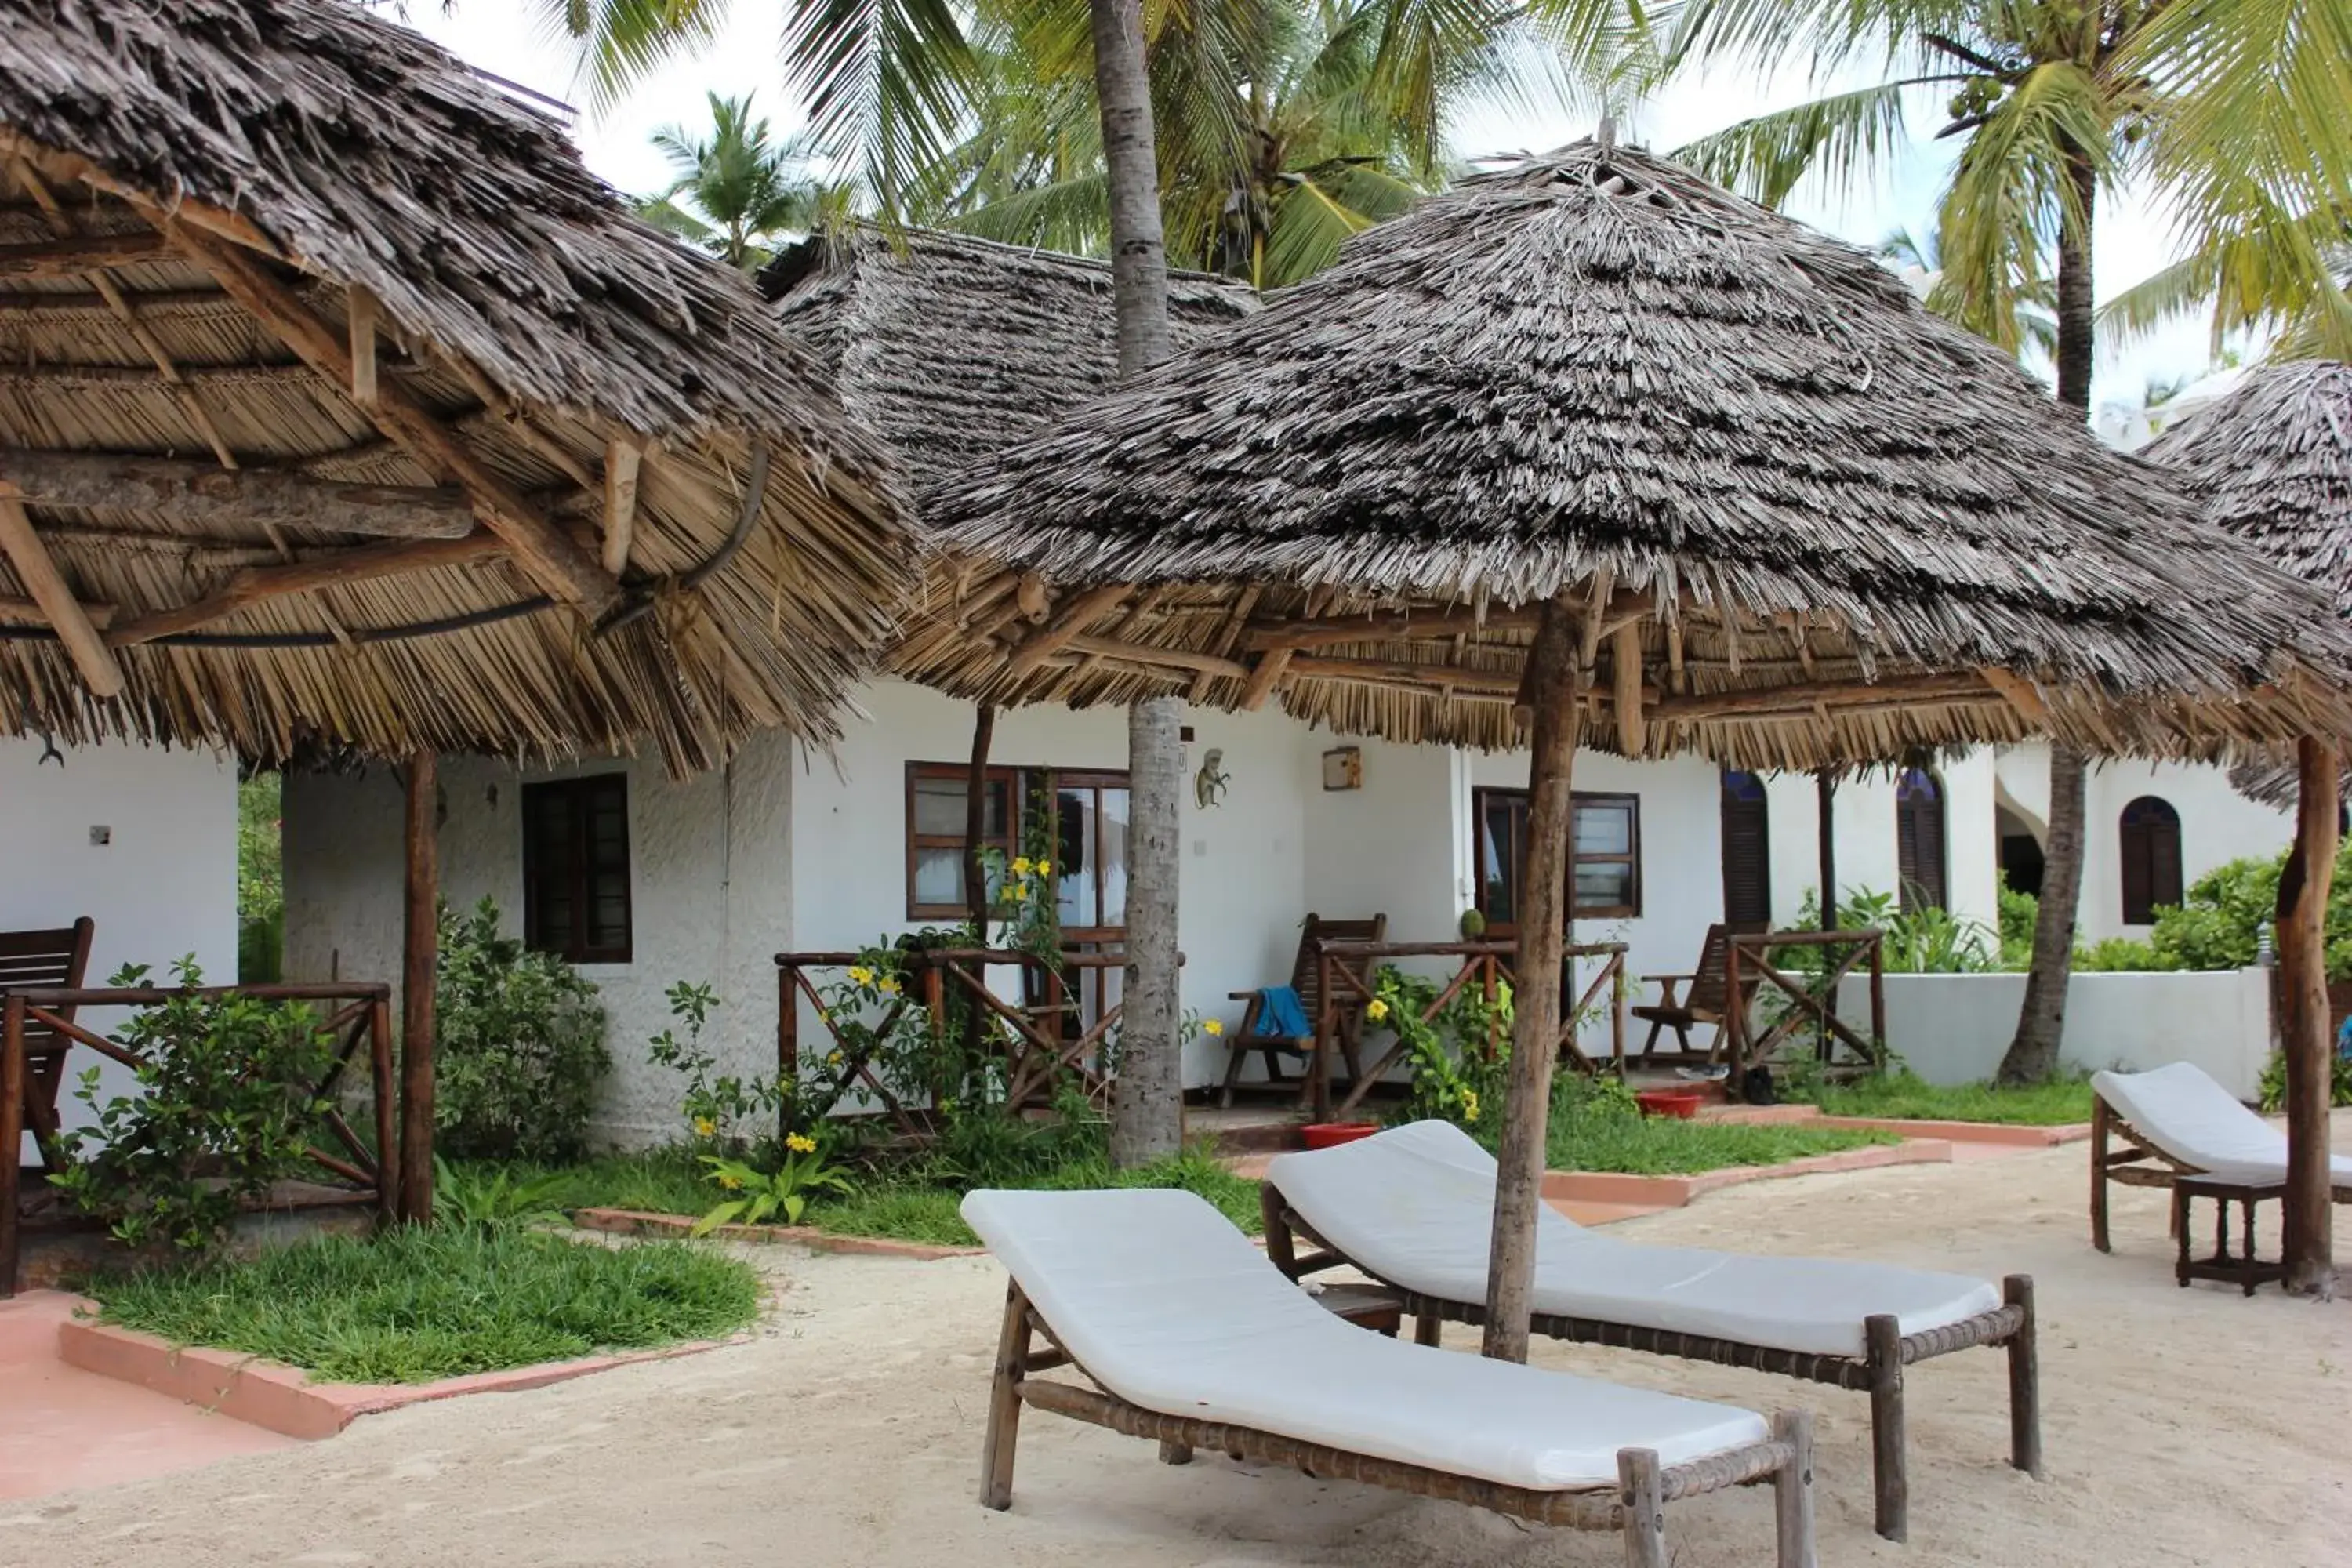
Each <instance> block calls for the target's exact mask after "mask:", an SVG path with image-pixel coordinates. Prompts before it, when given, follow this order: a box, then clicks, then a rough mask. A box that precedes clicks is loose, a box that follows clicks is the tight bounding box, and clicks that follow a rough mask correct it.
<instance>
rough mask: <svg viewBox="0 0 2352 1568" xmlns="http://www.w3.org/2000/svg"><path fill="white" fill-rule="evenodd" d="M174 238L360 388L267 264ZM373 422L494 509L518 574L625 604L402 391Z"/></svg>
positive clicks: (317, 359) (378, 406)
mask: <svg viewBox="0 0 2352 1568" xmlns="http://www.w3.org/2000/svg"><path fill="white" fill-rule="evenodd" d="M166 232H167V233H169V234H170V235H171V237H172V239H173V243H174V244H175V245H177V246H178V247H180V248H181V249H182V250H184V251H185V252H186V253H187V254H188V255H189V256H191V257H193V258H194V259H195V260H196V261H197V262H198V263H200V264H201V265H202V266H203V267H204V268H205V269H206V270H207V271H209V272H210V273H212V275H213V277H214V278H215V279H216V280H217V281H218V282H219V284H220V286H221V287H222V288H223V289H226V290H227V292H228V293H229V294H230V296H231V297H233V298H234V299H235V300H236V302H237V303H238V304H240V305H243V306H244V307H245V308H246V309H247V310H249V311H251V312H252V313H253V315H254V317H255V318H256V319H257V321H260V322H261V323H262V324H263V325H264V326H266V327H268V328H269V330H270V331H273V332H275V333H277V334H278V337H279V338H280V339H281V340H282V341H283V342H285V344H286V346H287V347H288V348H290V349H292V350H293V351H294V353H296V355H298V356H299V358H300V359H301V360H302V362H303V363H305V364H307V365H309V366H310V368H311V369H312V370H314V371H316V372H317V373H318V374H320V376H322V377H324V378H325V379H326V380H328V381H329V382H331V383H332V384H335V385H336V386H339V387H347V386H349V385H350V384H351V380H352V357H351V348H350V344H349V342H347V341H346V340H345V339H344V337H343V336H341V334H338V333H337V332H335V331H333V330H332V329H331V328H330V327H328V326H327V324H326V323H325V322H323V321H320V320H319V318H318V317H316V316H314V315H312V314H311V313H310V309H309V308H308V307H307V306H305V305H304V304H303V303H302V302H301V301H300V300H298V299H296V298H295V297H294V293H293V291H292V290H291V289H288V288H287V287H286V286H285V285H284V284H282V283H280V282H278V280H277V279H275V278H272V277H271V276H270V275H269V273H268V270H267V269H266V268H264V267H263V265H262V264H261V263H260V262H259V261H257V260H256V259H255V258H253V257H252V256H251V255H250V254H248V253H247V252H245V251H244V250H242V249H240V248H239V247H236V246H232V245H228V244H225V243H224V242H222V241H221V240H220V239H218V238H216V237H213V236H211V235H207V234H203V233H200V232H199V231H197V230H194V229H192V228H189V227H186V226H183V225H181V224H180V223H179V222H178V221H177V220H176V219H173V220H166ZM365 412H366V414H367V415H368V416H369V417H370V418H371V419H373V421H374V422H375V425H376V427H377V428H378V429H381V430H382V431H383V433H384V434H385V435H386V436H389V437H392V438H393V440H394V441H396V442H398V443H399V444H400V445H401V446H402V447H404V448H405V449H406V450H407V451H408V452H409V453H410V454H411V455H412V456H414V457H415V458H418V459H420V460H421V461H423V462H424V463H425V466H426V467H427V468H432V469H433V470H435V471H436V472H437V473H444V474H447V475H448V476H450V477H451V478H452V479H456V480H457V482H458V483H459V484H461V485H463V486H464V487H465V488H466V489H467V490H469V491H471V492H472V494H473V497H474V499H475V500H478V501H479V502H480V503H481V504H482V506H483V508H484V509H485V510H484V511H483V516H482V521H483V522H484V523H485V524H487V525H488V528H489V529H490V531H492V532H494V533H496V534H497V535H498V536H499V538H501V539H503V540H505V541H506V542H507V544H508V545H509V547H510V548H511V549H512V550H513V552H514V560H515V564H516V565H518V566H520V567H521V568H522V570H523V571H524V572H526V573H527V574H530V577H531V579H532V580H533V581H534V582H536V583H538V584H539V585H540V586H541V587H542V588H544V589H545V590H547V592H548V593H550V594H551V595H554V596H555V597H556V598H557V599H558V600H560V601H562V602H563V603H567V604H571V605H577V606H579V608H580V609H581V611H582V612H583V613H584V614H586V615H587V616H590V617H591V618H594V617H598V616H603V615H604V614H605V613H606V612H607V611H609V610H611V609H612V608H613V607H614V605H617V604H618V603H619V602H620V597H621V585H620V584H619V583H617V582H615V581H614V579H613V577H612V576H611V575H610V574H607V573H606V572H605V571H604V569H603V567H602V566H600V565H599V564H598V563H596V562H595V561H594V560H593V559H592V558H591V557H590V556H589V555H588V553H587V552H585V551H583V550H582V549H581V548H580V547H579V546H578V545H576V544H574V543H572V541H571V540H570V539H569V538H567V537H566V536H565V535H564V534H563V533H562V531H559V530H558V529H557V528H556V527H555V525H554V524H553V523H551V522H550V521H548V520H547V519H546V518H545V517H543V516H541V513H540V511H539V509H538V508H537V507H535V506H533V505H532V504H531V503H530V501H529V500H526V499H524V497H523V495H522V494H521V492H520V491H519V490H517V489H515V488H514V487H513V486H512V485H510V484H509V483H508V482H507V481H506V480H505V479H503V478H501V477H500V476H499V474H498V473H497V472H495V471H494V470H493V469H492V468H490V467H489V466H488V464H486V463H484V462H483V461H482V460H481V459H480V458H478V457H476V456H475V455H474V454H473V452H472V450H471V449H470V448H468V447H467V446H466V445H465V443H464V442H462V441H460V440H459V439H458V438H457V437H456V436H455V435H453V434H451V433H450V431H449V430H448V429H447V428H446V427H445V426H443V425H442V423H441V422H440V421H439V420H438V419H436V417H434V416H433V415H432V414H431V413H429V412H427V411H426V409H425V406H424V405H421V404H419V403H418V402H417V401H416V400H415V398H413V397H411V396H409V395H408V394H407V393H405V392H404V391H403V390H402V389H401V388H400V387H399V386H397V385H395V384H392V383H390V382H385V383H383V384H381V385H380V386H379V387H378V389H377V395H376V403H375V406H374V407H373V408H370V409H367V410H365Z"/></svg>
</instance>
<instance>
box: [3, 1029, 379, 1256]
mask: <svg viewBox="0 0 2352 1568" xmlns="http://www.w3.org/2000/svg"><path fill="white" fill-rule="evenodd" d="M190 995H194V996H230V995H236V996H249V997H252V998H254V999H255V1000H257V1001H262V1002H300V1003H307V1004H310V1005H312V1006H313V1007H314V1009H316V1010H317V1016H315V1017H314V1020H313V1022H312V1023H311V1024H310V1029H311V1031H312V1032H313V1033H315V1034H320V1035H326V1036H328V1037H331V1038H332V1039H333V1041H334V1054H333V1057H332V1058H331V1061H330V1063H329V1065H328V1068H327V1070H326V1072H325V1074H324V1076H323V1077H321V1078H320V1081H319V1083H318V1084H317V1085H316V1086H315V1087H314V1088H313V1089H312V1090H311V1092H310V1098H311V1099H313V1100H327V1101H329V1102H330V1108H329V1109H328V1110H327V1111H326V1112H325V1113H324V1114H323V1115H322V1116H321V1117H320V1125H321V1128H322V1130H323V1131H325V1132H326V1133H327V1134H328V1135H329V1137H330V1138H331V1141H332V1142H334V1143H335V1144H337V1145H338V1146H339V1147H340V1148H341V1152H340V1153H334V1152H329V1151H328V1150H326V1149H324V1148H320V1147H319V1146H318V1145H317V1144H312V1145H311V1146H310V1148H309V1149H307V1150H306V1151H305V1152H307V1153H308V1154H309V1156H310V1159H311V1161H312V1162H313V1163H316V1164H317V1165H318V1166H319V1168H320V1170H321V1171H324V1172H325V1173H328V1174H329V1175H330V1176H331V1177H334V1178H336V1179H337V1180H338V1181H340V1182H342V1183H345V1184H349V1186H350V1189H351V1192H352V1196H353V1197H355V1198H362V1199H373V1202H374V1204H375V1205H376V1210H377V1213H378V1214H379V1215H381V1216H382V1217H383V1218H385V1219H389V1218H391V1216H392V1199H393V1194H394V1192H395V1191H396V1190H397V1188H398V1180H397V1176H396V1173H395V1172H394V1165H395V1164H396V1163H397V1161H398V1158H399V1140H398V1138H397V1136H396V1134H395V1131H394V1123H393V1112H394V1104H395V1102H394V1092H393V1077H392V988H391V987H390V986H388V985H382V984H373V985H370V984H330V985H208V986H203V987H198V988H194V989H191V990H182V989H178V988H167V987H163V986H71V987H68V986H27V987H25V988H23V989H21V990H13V991H8V992H5V993H0V1297H5V1296H8V1295H12V1294H14V1293H15V1290H16V1269H17V1260H18V1253H19V1250H20V1248H21V1246H22V1235H21V1232H22V1215H21V1213H20V1207H19V1200H20V1197H21V1194H20V1191H19V1188H20V1184H21V1180H22V1175H23V1173H22V1170H21V1168H20V1167H21V1165H22V1163H23V1162H22V1155H21V1153H20V1150H21V1149H22V1147H23V1144H24V1135H25V1133H26V1131H31V1133H32V1134H33V1142H34V1144H35V1146H36V1147H37V1149H38V1150H39V1152H40V1157H41V1166H40V1168H41V1170H42V1171H43V1172H44V1173H50V1172H55V1171H57V1170H58V1168H59V1161H60V1160H61V1159H62V1158H63V1155H62V1152H61V1151H60V1150H59V1149H58V1131H59V1121H58V1103H57V1102H58V1091H59V1089H61V1088H62V1087H63V1085H64V1083H65V1081H66V1071H65V1063H66V1059H67V1058H68V1056H69V1055H70V1054H71V1050H72V1047H76V1046H79V1047H85V1048H87V1049H89V1050H92V1051H95V1052H97V1053H98V1054H99V1055H100V1056H102V1057H104V1058H107V1059H108V1060H110V1061H114V1062H119V1063H121V1065H122V1066H124V1067H127V1068H131V1069H132V1070H133V1071H136V1070H137V1069H138V1068H139V1067H140V1065H141V1060H142V1058H141V1057H140V1055H139V1053H138V1052H136V1051H134V1050H132V1049H131V1047H128V1046H125V1045H122V1044H121V1042H119V1041H116V1040H112V1039H109V1038H108V1037H105V1036H104V1035H101V1034H100V1033H98V1032H97V1031H96V1030H94V1029H90V1028H88V1027H85V1026H82V1025H81V1024H79V1023H77V1022H76V1021H75V1018H74V1015H75V1013H76V1012H77V1011H78V1010H79V1009H80V1008H83V1007H148V1006H154V1005H158V1004H161V1003H164V1002H169V1001H172V1000H173V999H175V998H178V997H183V996H190ZM36 1040H37V1041H38V1042H39V1043H38V1044H35V1042H36ZM362 1049H364V1050H365V1052H366V1055H367V1061H368V1071H369V1074H370V1077H371V1079H373V1089H374V1091H375V1143H374V1146H373V1148H371V1147H370V1146H369V1144H368V1143H367V1142H366V1141H365V1140H363V1139H362V1138H361V1137H360V1136H359V1134H358V1133H357V1132H356V1131H353V1130H352V1126H351V1124H350V1123H349V1122H348V1121H345V1120H344V1119H343V1116H342V1113H341V1111H340V1110H335V1109H333V1107H332V1103H331V1102H332V1100H333V1099H334V1095H335V1090H336V1089H337V1088H338V1087H339V1086H340V1085H341V1082H342V1079H343V1076H344V1074H345V1073H346V1072H348V1071H349V1070H350V1068H351V1064H352V1058H355V1057H357V1056H358V1055H360V1053H361V1052H362ZM36 1057H38V1058H39V1060H38V1061H37V1062H36V1060H35V1058H36ZM378 1151H382V1153H381V1155H379V1153H378Z"/></svg>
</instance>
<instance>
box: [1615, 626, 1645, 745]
mask: <svg viewBox="0 0 2352 1568" xmlns="http://www.w3.org/2000/svg"><path fill="white" fill-rule="evenodd" d="M1609 664H1610V669H1609V674H1610V684H1611V686H1612V688H1613V689H1614V692H1615V696H1616V707H1617V746H1618V749H1619V750H1620V751H1622V752H1624V753H1625V754H1626V755H1627V756H1629V757H1633V758H1639V757H1640V756H1641V755H1642V753H1643V751H1645V750H1646V749H1647V748H1648V744H1649V734H1648V727H1647V726H1646V725H1645V724H1644V723H1643V720H1642V623H1641V622H1640V621H1638V620H1635V621H1628V622H1626V623H1625V624H1624V625H1623V626H1619V627H1618V628H1617V629H1616V630H1615V631H1614V632H1612V633H1611V634H1610V640H1609Z"/></svg>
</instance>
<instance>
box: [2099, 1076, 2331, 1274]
mask: <svg viewBox="0 0 2352 1568" xmlns="http://www.w3.org/2000/svg"><path fill="white" fill-rule="evenodd" d="M2116 1142H2121V1143H2122V1144H2123V1147H2122V1148H2121V1149H2120V1150H2117V1149H2116V1148H2115V1147H2114V1144H2115V1143H2116ZM2203 1174H2204V1171H2203V1170H2202V1169H2200V1167H2198V1166H2195V1165H2191V1164H2189V1163H2188V1162H2186V1161H2183V1160H2176V1159H2174V1158H2173V1157H2172V1156H2171V1155H2169V1154H2168V1153H2166V1152H2164V1151H2163V1150H2161V1149H2159V1148H2158V1147H2157V1146H2156V1145H2155V1144H2154V1143H2153V1142H2149V1141H2148V1137H2147V1134H2146V1133H2144V1132H2142V1131H2140V1130H2139V1129H2138V1128H2137V1127H2134V1126H2133V1125H2132V1124H2131V1123H2130V1122H2129V1121H2126V1119H2125V1117H2124V1113H2123V1112H2122V1111H2120V1110H2116V1108H2115V1107H2114V1106H2112V1105H2109V1104H2108V1103H2107V1102H2106V1100H2104V1099H2102V1098H2101V1097H2100V1095H2099V1094H2098V1092H2097V1091H2096V1090H2093V1091H2092V1094H2091V1245H2092V1246H2093V1247H2097V1248H2098V1249H2099V1250H2100V1251H2101V1252H2113V1251H2114V1250H2115V1248H2114V1247H2112V1246H2110V1245H2109V1244H2108V1240H2107V1184H2108V1183H2110V1182H2114V1183H2116V1184H2119V1185H2122V1186H2126V1187H2170V1186H2171V1185H2172V1184H2173V1182H2174V1180H2175V1179H2176V1178H2178V1177H2180V1176H2201V1175H2203ZM2331 1195H2332V1196H2333V1197H2334V1199H2335V1201H2336V1202H2337V1203H2339V1204H2352V1185H2347V1184H2345V1183H2342V1182H2338V1183H2336V1184H2335V1185H2334V1186H2333V1188H2332V1189H2331Z"/></svg>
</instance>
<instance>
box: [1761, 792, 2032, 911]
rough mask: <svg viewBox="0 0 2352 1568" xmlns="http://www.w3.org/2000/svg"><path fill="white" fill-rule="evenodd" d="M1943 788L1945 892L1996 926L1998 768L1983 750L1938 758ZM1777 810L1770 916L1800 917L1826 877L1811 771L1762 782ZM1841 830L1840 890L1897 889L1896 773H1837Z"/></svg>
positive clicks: (1835, 808)
mask: <svg viewBox="0 0 2352 1568" xmlns="http://www.w3.org/2000/svg"><path fill="white" fill-rule="evenodd" d="M1937 777H1938V778H1939V779H1941V780H1942V782H1943V787H1944V847H1945V855H1946V865H1945V891H1946V893H1947V895H1948V907H1949V908H1950V910H1951V911H1952V913H1953V914H1955V915H1957V916H1958V917H1959V918H1961V919H1963V920H1969V921H1978V922H1979V923H1980V924H1982V925H1983V926H1984V927H1985V928H1986V929H1987V930H1988V931H1994V930H1997V929H1998V927H1999V921H2000V901H1999V899H1998V898H1997V896H1996V889H1997V887H1998V879H1997V867H1998V850H1999V848H2000V840H1999V838H1998V837H1997V836H1996V833H1995V829H1994V826H1993V796H1994V782H1995V773H1994V767H1993V759H1992V754H1991V752H1990V751H1987V750H1979V751H1976V752H1969V753H1967V754H1965V755H1963V756H1960V757H1958V758H1956V759H1950V760H1947V761H1946V762H1944V763H1941V764H1939V765H1938V767H1937ZM1765 798H1766V800H1767V802H1768V803H1769V806H1768V809H1769V811H1770V814H1771V829H1770V831H1771V838H1772V843H1771V850H1772V919H1773V921H1775V922H1776V923H1779V924H1794V923H1795V922H1796V920H1797V916H1798V914H1799V912H1800V910H1801V908H1802V906H1803V904H1804V901H1805V899H1806V897H1807V896H1808V895H1809V894H1811V893H1813V892H1815V891H1816V890H1817V889H1819V887H1820V885H1821V879H1822V878H1821V839H1820V833H1821V808H1820V796H1819V795H1818V793H1817V790H1816V786H1815V784H1814V781H1813V776H1812V775H1811V773H1775V774H1772V775H1770V776H1769V777H1768V778H1767V779H1766V780H1765ZM1831 811H1832V816H1833V817H1834V819H1835V824H1836V829H1837V843H1836V846H1835V848H1836V858H1837V881H1838V893H1839V896H1840V897H1841V898H1844V897H1846V896H1848V895H1850V894H1853V893H1857V892H1863V891H1868V892H1874V893H1898V892H1899V890H1900V889H1901V886H1902V876H1901V873H1900V869H1899V868H1900V859H1899V857H1898V855H1897V852H1896V849H1895V781H1894V780H1893V778H1891V777H1890V776H1888V775H1887V774H1886V773H1884V772H1874V773H1865V774H1864V775H1862V776H1860V777H1855V778H1846V779H1841V780H1839V781H1838V785H1837V791H1836V795H1835V799H1834V802H1833V804H1832V807H1831Z"/></svg>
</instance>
